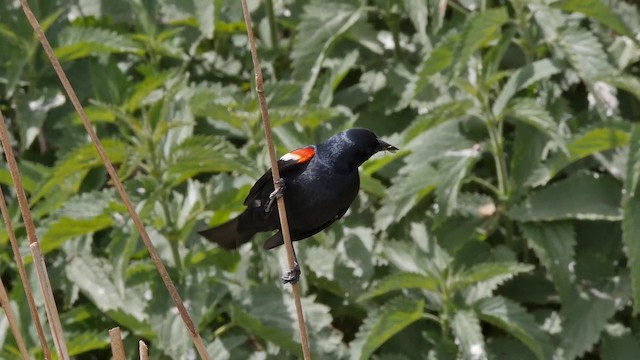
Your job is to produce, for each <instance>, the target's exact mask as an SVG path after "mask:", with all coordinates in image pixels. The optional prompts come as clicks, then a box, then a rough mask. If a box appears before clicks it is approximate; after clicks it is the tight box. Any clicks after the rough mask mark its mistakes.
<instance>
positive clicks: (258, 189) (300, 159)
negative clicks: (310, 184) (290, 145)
mask: <svg viewBox="0 0 640 360" xmlns="http://www.w3.org/2000/svg"><path fill="white" fill-rule="evenodd" d="M315 154H316V148H315V146H305V147H303V148H299V149H296V150H293V151H291V152H288V153H286V154H284V155H283V156H282V157H281V158H280V160H278V169H279V170H280V175H283V174H286V173H287V172H289V171H291V170H293V169H295V168H297V167H299V166H300V165H302V164H306V163H308V162H309V161H311V159H312V158H313V156H314V155H315ZM269 184H273V175H272V174H271V169H269V170H267V172H265V173H264V175H262V176H261V177H260V179H258V181H256V183H255V184H254V185H253V187H252V188H251V191H249V195H247V198H246V199H244V205H246V206H248V205H249V204H250V203H251V202H252V201H253V199H255V198H256V196H259V195H260V194H261V193H262V189H263V188H264V187H265V185H266V186H268V185H269ZM285 185H286V184H285Z"/></svg>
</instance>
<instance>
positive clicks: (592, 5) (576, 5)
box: [551, 0, 634, 38]
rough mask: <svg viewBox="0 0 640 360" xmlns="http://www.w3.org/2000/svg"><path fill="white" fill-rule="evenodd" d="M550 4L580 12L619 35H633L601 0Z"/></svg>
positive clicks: (566, 0) (565, 1) (567, 0)
mask: <svg viewBox="0 0 640 360" xmlns="http://www.w3.org/2000/svg"><path fill="white" fill-rule="evenodd" d="M551 6H553V7H555V8H558V9H562V10H564V11H567V12H578V13H582V14H584V15H587V16H589V17H592V18H593V19H595V20H596V21H598V22H599V23H601V24H603V25H605V26H608V27H610V28H611V29H613V30H614V31H616V32H618V33H619V34H620V35H624V36H627V37H630V38H633V37H634V34H633V33H632V32H631V31H630V30H629V28H628V27H627V25H626V24H625V23H624V22H623V21H622V19H621V18H620V16H618V14H616V13H615V12H613V10H611V6H610V5H607V4H605V3H604V2H603V1H602V0H560V1H556V2H554V3H552V4H551Z"/></svg>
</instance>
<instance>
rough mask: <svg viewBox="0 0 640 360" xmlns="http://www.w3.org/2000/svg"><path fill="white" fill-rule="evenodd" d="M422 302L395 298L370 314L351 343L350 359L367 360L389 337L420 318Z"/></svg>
mask: <svg viewBox="0 0 640 360" xmlns="http://www.w3.org/2000/svg"><path fill="white" fill-rule="evenodd" d="M423 307H424V301H422V300H419V301H416V300H413V299H409V298H406V297H396V298H394V299H392V300H391V301H389V302H388V303H387V304H386V305H385V306H384V307H382V308H380V309H379V310H377V311H373V312H371V313H370V314H369V315H368V316H367V318H366V319H365V320H364V322H363V323H362V325H361V326H360V329H358V333H357V334H356V338H355V339H354V340H353V341H352V342H351V344H350V348H351V359H354V360H355V359H369V358H370V357H371V355H372V354H373V353H374V352H375V351H376V349H377V348H379V347H380V346H381V345H382V344H384V343H385V342H386V341H387V340H389V339H390V338H391V337H393V336H394V335H396V334H397V333H399V332H400V331H402V330H403V329H405V328H406V327H407V326H409V325H411V324H413V323H414V322H415V321H418V320H420V319H421V318H422V314H423Z"/></svg>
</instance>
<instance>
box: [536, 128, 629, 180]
mask: <svg viewBox="0 0 640 360" xmlns="http://www.w3.org/2000/svg"><path fill="white" fill-rule="evenodd" d="M628 143H629V131H628V128H627V127H626V126H625V125H624V124H622V125H617V126H611V127H597V128H593V129H590V130H588V131H586V132H584V133H582V134H580V135H577V136H575V137H574V138H572V139H571V140H569V141H567V150H569V156H566V155H564V154H560V155H558V156H557V157H555V158H554V159H553V160H551V161H550V164H549V173H548V174H547V175H546V179H547V181H548V179H551V178H553V177H554V176H555V175H556V174H557V173H559V172H560V170H562V169H564V168H565V167H567V166H568V165H570V164H572V163H574V162H576V161H578V160H580V159H583V158H585V157H587V156H590V155H593V154H594V153H597V152H603V151H607V150H611V149H615V148H618V147H622V146H625V145H627V144H628Z"/></svg>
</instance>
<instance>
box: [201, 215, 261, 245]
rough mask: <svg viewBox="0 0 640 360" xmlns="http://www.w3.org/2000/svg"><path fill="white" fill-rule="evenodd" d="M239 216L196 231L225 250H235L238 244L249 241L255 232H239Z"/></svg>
mask: <svg viewBox="0 0 640 360" xmlns="http://www.w3.org/2000/svg"><path fill="white" fill-rule="evenodd" d="M239 222H240V216H238V217H236V218H235V219H233V220H230V221H228V222H226V223H224V224H222V225H219V226H216V227H213V228H210V229H206V230H203V231H198V234H200V235H202V236H203V237H205V238H206V239H207V240H209V241H211V242H214V243H216V244H218V245H219V246H220V247H222V248H224V249H227V250H235V249H237V248H239V247H240V245H242V244H244V243H247V242H249V240H251V238H252V237H253V235H255V232H251V231H250V232H240V230H239V226H238V225H239Z"/></svg>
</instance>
